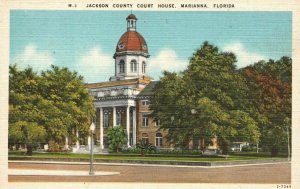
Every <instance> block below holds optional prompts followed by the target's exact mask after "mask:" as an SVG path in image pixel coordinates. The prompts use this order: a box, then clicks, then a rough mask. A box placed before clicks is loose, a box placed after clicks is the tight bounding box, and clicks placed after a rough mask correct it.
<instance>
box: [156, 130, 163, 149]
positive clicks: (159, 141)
mask: <svg viewBox="0 0 300 189" xmlns="http://www.w3.org/2000/svg"><path fill="white" fill-rule="evenodd" d="M162 139H163V138H162V134H161V133H156V135H155V146H157V147H161V146H162Z"/></svg>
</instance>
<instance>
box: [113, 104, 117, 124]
mask: <svg viewBox="0 0 300 189" xmlns="http://www.w3.org/2000/svg"><path fill="white" fill-rule="evenodd" d="M116 120H117V114H116V107H113V127H115V126H116V124H117V123H116Z"/></svg>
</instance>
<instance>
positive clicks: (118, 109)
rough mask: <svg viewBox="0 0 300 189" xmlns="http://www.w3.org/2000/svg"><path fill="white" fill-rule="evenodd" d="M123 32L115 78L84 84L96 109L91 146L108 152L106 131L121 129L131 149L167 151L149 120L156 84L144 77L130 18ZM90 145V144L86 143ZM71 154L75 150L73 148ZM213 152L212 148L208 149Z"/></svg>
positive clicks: (144, 61) (139, 39)
mask: <svg viewBox="0 0 300 189" xmlns="http://www.w3.org/2000/svg"><path fill="white" fill-rule="evenodd" d="M126 20H127V31H126V32H125V33H124V34H123V35H122V36H121V37H120V39H119V41H118V43H117V46H116V52H115V54H114V56H113V58H114V59H115V75H114V76H112V77H110V79H109V81H108V82H101V83H91V84H86V87H87V88H88V90H89V91H90V93H91V95H92V96H93V97H94V106H95V108H96V110H97V111H96V119H95V123H96V124H95V125H96V130H95V144H96V145H98V146H99V147H100V148H99V149H100V150H101V149H102V150H103V149H107V148H108V143H109V140H108V137H107V131H108V128H111V127H114V126H118V125H121V126H123V127H124V129H126V132H127V136H128V141H127V146H128V147H130V146H134V145H135V144H136V143H137V142H138V141H139V140H148V142H149V143H151V144H152V145H155V146H156V147H158V148H170V147H172V145H170V144H169V143H168V142H167V140H166V138H165V137H166V135H167V131H163V130H159V125H158V123H157V122H156V121H154V120H153V119H152V118H151V117H150V113H151V112H150V110H149V108H148V107H149V103H150V101H149V96H150V95H151V94H153V92H152V89H153V88H154V86H155V84H156V83H157V82H156V81H151V80H150V77H149V76H147V65H148V58H149V57H150V55H149V52H148V46H147V43H146V41H145V39H144V38H143V36H142V35H141V34H139V33H138V32H137V29H136V28H137V27H136V26H137V25H136V24H137V18H136V16H135V15H134V14H130V15H129V16H128V17H127V18H126ZM88 141H90V140H88ZM201 145H203V141H201V140H197V141H195V140H194V141H191V144H190V147H191V146H193V147H194V148H197V149H198V148H200V147H201ZM76 146H77V148H78V149H76V147H75V148H74V149H73V152H76V150H79V144H77V145H76ZM209 148H216V146H209Z"/></svg>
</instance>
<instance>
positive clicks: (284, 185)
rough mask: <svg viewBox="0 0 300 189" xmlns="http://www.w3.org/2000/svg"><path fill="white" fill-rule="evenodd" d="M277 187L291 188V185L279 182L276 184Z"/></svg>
mask: <svg viewBox="0 0 300 189" xmlns="http://www.w3.org/2000/svg"><path fill="white" fill-rule="evenodd" d="M277 188H292V186H291V185H290V184H280V185H277Z"/></svg>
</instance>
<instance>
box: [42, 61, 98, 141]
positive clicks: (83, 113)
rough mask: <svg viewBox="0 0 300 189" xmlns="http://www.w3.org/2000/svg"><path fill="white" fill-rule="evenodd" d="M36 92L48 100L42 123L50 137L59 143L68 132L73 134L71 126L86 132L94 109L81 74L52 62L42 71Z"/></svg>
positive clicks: (71, 135) (72, 135)
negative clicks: (48, 68)
mask: <svg viewBox="0 0 300 189" xmlns="http://www.w3.org/2000/svg"><path fill="white" fill-rule="evenodd" d="M39 92H40V94H41V95H42V96H43V98H44V99H46V100H47V101H48V102H49V103H48V104H45V105H44V106H43V108H48V111H47V114H46V115H45V116H46V120H43V125H44V126H45V128H46V130H47V134H48V139H49V140H53V141H55V142H56V143H59V142H60V141H62V140H63V139H64V137H65V136H68V135H70V138H75V136H74V133H72V132H71V131H72V130H74V129H77V130H79V131H80V132H81V133H83V134H88V131H89V125H90V123H91V118H92V117H93V115H94V113H95V110H94V105H93V98H92V97H91V95H89V92H88V90H87V89H86V88H85V86H84V83H83V77H81V76H78V74H77V73H76V72H71V71H70V70H68V69H67V68H59V67H57V66H52V67H51V70H47V71H44V72H42V74H41V82H40V88H39ZM49 107H50V108H49Z"/></svg>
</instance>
